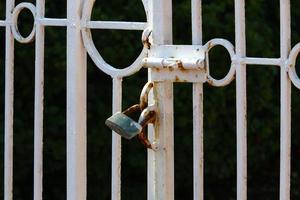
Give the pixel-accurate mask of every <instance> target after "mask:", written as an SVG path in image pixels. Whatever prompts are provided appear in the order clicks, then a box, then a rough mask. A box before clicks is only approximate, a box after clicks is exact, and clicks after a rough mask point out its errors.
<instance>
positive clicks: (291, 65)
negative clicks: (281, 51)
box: [287, 43, 300, 89]
mask: <svg viewBox="0 0 300 200" xmlns="http://www.w3.org/2000/svg"><path fill="white" fill-rule="evenodd" d="M299 52H300V43H298V44H297V45H296V46H295V47H294V48H293V49H292V51H291V52H290V55H289V59H288V61H287V69H288V73H289V76H290V79H291V80H292V82H293V84H294V85H295V86H296V87H297V88H298V89H300V78H299V76H298V75H297V72H296V60H297V57H298V54H299Z"/></svg>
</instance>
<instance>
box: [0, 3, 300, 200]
mask: <svg viewBox="0 0 300 200" xmlns="http://www.w3.org/2000/svg"><path fill="white" fill-rule="evenodd" d="M19 2H21V1H17V3H19ZM30 2H34V1H30ZM173 6H174V9H173V10H174V14H173V15H174V21H173V25H174V43H176V44H190V43H191V20H190V18H191V17H190V10H191V8H190V6H191V5H190V2H189V1H188V0H176V1H174V2H173ZM46 8H47V9H46V13H47V14H46V15H47V17H65V16H66V1H63V2H62V1H60V0H51V1H50V0H47V1H46ZM291 8H292V41H293V45H295V44H296V43H297V42H298V41H300V29H299V27H298V26H299V24H300V23H299V22H300V21H299V20H300V2H299V1H292V6H291ZM4 16H5V2H4V1H1V3H0V17H1V18H0V19H4ZM92 18H93V19H94V20H129V21H145V12H144V11H143V6H142V3H141V1H139V0H131V1H125V0H111V1H96V4H95V7H94V10H93V16H92ZM246 19H247V20H246V22H247V55H248V56H259V57H278V56H279V55H280V48H279V47H280V29H279V1H276V2H274V1H273V0H256V1H247V2H246ZM19 23H20V29H21V31H22V33H28V30H29V31H30V28H28V27H31V26H32V25H31V24H32V17H31V16H30V14H28V13H27V15H26V13H24V14H23V15H22V20H21V21H20V22H19ZM203 34H204V42H206V41H208V40H209V39H212V38H216V37H221V38H225V39H228V40H229V41H231V42H232V43H233V44H234V38H235V37H234V1H233V0H213V1H211V0H210V1H209V0H203ZM0 35H1V37H0V42H1V43H0V45H1V49H2V51H0V66H1V68H0V69H1V70H0V76H1V81H0V105H4V80H5V79H4V71H5V67H4V58H5V56H4V55H5V50H4V49H5V48H4V46H5V32H4V29H3V28H2V29H1V30H0ZM140 36H141V32H139V31H108V30H97V31H95V30H94V31H93V39H94V41H95V43H96V46H97V48H98V49H99V51H100V52H101V54H102V55H103V56H104V58H105V59H106V60H107V61H108V62H109V63H111V64H113V65H114V66H117V67H119V68H122V67H124V66H127V65H129V64H130V63H131V62H132V61H133V60H134V59H135V58H136V57H137V55H138V53H139V51H140V50H141V48H142V47H141V42H140ZM34 53H35V52H34V43H33V44H29V45H21V44H18V43H16V49H15V54H16V55H15V102H14V105H15V117H14V120H15V121H14V130H15V133H14V199H16V200H27V199H28V200H29V199H32V192H33V184H32V183H33V108H34ZM210 58H211V60H210V64H211V68H212V73H213V75H214V76H215V77H217V78H221V77H222V76H224V75H225V74H226V73H227V70H228V68H229V65H230V60H229V58H228V55H227V53H226V51H225V50H224V49H223V48H221V47H216V48H214V49H213V50H212V51H211V56H210ZM247 80H248V82H247V87H248V91H247V94H248V117H247V119H248V186H249V187H248V197H249V199H256V200H259V199H261V200H268V199H278V195H279V151H280V74H279V69H278V68H275V67H254V66H249V67H248V75H247ZM146 81H147V72H146V70H142V71H140V72H139V73H137V74H136V75H134V76H132V77H129V78H126V79H125V80H124V91H123V99H124V104H123V106H124V107H127V106H129V105H131V104H133V103H136V102H137V100H138V96H139V93H140V91H141V88H142V86H143V85H144V84H145V82H146ZM191 93H192V87H191V85H189V84H175V91H174V96H175V193H176V199H192V188H193V187H192V183H193V181H192V179H193V170H192V167H193V161H192V154H193V152H192V114H191V113H192V98H191V96H192V95H191ZM111 98H112V95H111V79H110V77H108V76H107V75H105V74H104V73H102V72H101V71H100V70H99V69H98V68H97V67H96V66H94V64H93V63H92V62H91V60H89V66H88V122H87V123H88V132H87V136H88V199H91V200H96V199H107V200H108V199H110V189H111V187H110V170H111V164H110V162H111V133H110V130H108V128H107V127H106V126H105V125H104V121H105V119H106V118H107V117H108V116H110V114H111ZM299 105H300V96H299V91H298V90H296V89H295V88H293V107H292V108H293V110H292V117H293V122H292V127H293V135H292V143H293V145H292V156H293V157H292V175H291V177H292V191H291V194H292V195H291V196H292V199H298V198H300V189H299V188H300V182H299V179H300V177H299V173H300V161H299V160H298V159H297V157H299V154H300V149H299V147H300V144H299V141H300V136H299V134H297V133H299V130H300V124H299V123H298V122H299V120H300V107H299ZM204 107H205V108H204V113H205V119H204V122H205V139H204V140H205V199H207V200H217V199H228V200H231V199H235V197H236V194H235V193H236V153H237V152H236V135H235V134H236V131H235V129H236V125H235V122H236V117H235V115H236V114H235V112H236V107H235V82H233V83H231V84H230V85H229V86H227V87H225V88H213V87H211V86H209V85H207V84H206V85H205V101H204ZM3 113H4V106H1V107H0V135H1V137H0V146H1V148H0V155H1V160H2V161H3V160H4V155H3V154H4V143H3V140H4V131H3V130H4V125H3V124H4V116H3ZM65 113H66V30H65V29H64V28H49V27H47V28H46V41H45V120H44V123H45V125H44V138H45V139H44V199H45V200H54V199H55V200H63V199H66V119H65V117H66V114H65ZM122 152H123V157H122V159H123V161H122V166H123V168H122V199H124V200H138V199H146V190H147V186H146V183H147V169H146V166H147V157H146V156H147V155H146V150H145V149H144V148H143V147H142V146H141V145H140V144H139V143H138V142H137V141H136V140H133V141H125V140H123V148H122ZM0 179H1V180H3V162H1V164H0ZM0 198H3V181H1V182H0Z"/></svg>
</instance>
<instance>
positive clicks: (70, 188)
mask: <svg viewBox="0 0 300 200" xmlns="http://www.w3.org/2000/svg"><path fill="white" fill-rule="evenodd" d="M83 3H84V0H68V1H67V18H68V19H67V20H68V24H67V48H68V49H67V199H68V200H84V199H86V51H85V48H84V46H83V43H82V38H81V28H80V20H81V12H82V6H83Z"/></svg>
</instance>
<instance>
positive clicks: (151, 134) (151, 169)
mask: <svg viewBox="0 0 300 200" xmlns="http://www.w3.org/2000/svg"><path fill="white" fill-rule="evenodd" d="M147 3H148V23H149V24H148V26H149V27H152V30H153V20H154V17H153V12H154V10H153V1H148V2H147ZM148 80H151V69H148ZM148 103H149V104H153V103H154V94H153V91H152V90H151V91H150V93H149V96H148ZM148 139H149V140H150V141H155V130H154V126H153V125H152V124H150V125H148ZM155 166H156V165H155V152H154V151H153V150H151V149H148V150H147V200H155V196H156V195H155V185H156V184H155Z"/></svg>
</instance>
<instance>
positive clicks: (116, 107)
mask: <svg viewBox="0 0 300 200" xmlns="http://www.w3.org/2000/svg"><path fill="white" fill-rule="evenodd" d="M121 110H122V78H118V77H116V78H113V113H116V112H119V111H121ZM121 150H122V147H121V137H120V136H119V135H118V134H116V133H114V132H113V135H112V158H111V159H112V172H111V173H112V178H111V179H112V180H111V199H112V200H120V199H121Z"/></svg>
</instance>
